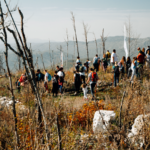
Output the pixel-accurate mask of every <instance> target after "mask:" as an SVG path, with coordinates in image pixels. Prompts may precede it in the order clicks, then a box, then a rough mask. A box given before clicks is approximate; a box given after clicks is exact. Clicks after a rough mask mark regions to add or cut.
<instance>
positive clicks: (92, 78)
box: [16, 46, 150, 99]
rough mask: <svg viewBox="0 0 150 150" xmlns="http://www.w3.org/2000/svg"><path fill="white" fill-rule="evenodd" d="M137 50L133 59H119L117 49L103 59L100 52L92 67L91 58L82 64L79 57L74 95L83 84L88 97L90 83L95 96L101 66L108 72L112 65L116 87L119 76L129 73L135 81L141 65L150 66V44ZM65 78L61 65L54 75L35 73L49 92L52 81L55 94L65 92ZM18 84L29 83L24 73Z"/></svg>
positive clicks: (45, 72) (38, 81) (37, 79)
mask: <svg viewBox="0 0 150 150" xmlns="http://www.w3.org/2000/svg"><path fill="white" fill-rule="evenodd" d="M137 50H138V55H137V57H133V60H132V61H131V58H130V57H128V58H127V60H126V57H125V56H123V57H122V59H121V60H120V61H118V58H119V57H118V56H117V54H116V50H115V49H114V50H113V52H112V53H110V52H109V50H107V52H106V54H104V55H103V58H102V59H100V57H98V54H96V55H95V57H94V58H93V67H92V68H90V64H91V62H90V61H89V59H87V61H86V62H85V63H84V64H83V65H82V62H81V61H80V57H77V60H76V63H75V71H74V76H73V82H74V85H75V93H74V95H77V94H78V93H79V92H80V89H81V85H82V90H83V93H84V99H88V97H87V92H88V88H87V87H88V86H87V85H88V83H90V89H91V94H92V98H94V93H95V88H96V86H97V81H98V74H97V72H98V71H99V70H100V68H101V67H102V69H103V71H104V72H106V71H107V67H108V65H110V66H112V72H113V76H114V77H113V80H114V81H113V82H114V87H116V86H117V83H119V78H121V79H123V78H124V75H125V74H127V77H128V78H129V77H130V76H131V78H130V81H133V78H134V76H135V75H136V76H137V77H138V75H139V72H138V70H139V66H141V67H143V65H144V64H146V66H147V67H148V68H150V46H148V48H147V50H146V51H145V49H144V48H143V49H142V50H141V49H140V48H138V49H137ZM89 68H90V69H89ZM86 74H87V79H86ZM64 78H65V73H64V71H63V67H59V66H57V67H56V71H55V72H54V75H53V77H52V76H51V75H50V74H49V73H48V72H47V70H45V71H44V74H43V73H41V71H40V70H39V69H38V70H37V73H36V74H35V79H36V83H37V84H38V85H39V83H40V82H44V88H45V90H46V91H47V92H48V93H49V92H50V91H49V87H48V86H49V82H50V81H52V93H53V96H54V95H56V96H57V94H58V91H60V94H63V84H64V82H65V80H64ZM16 84H17V86H18V87H19V86H25V84H27V77H26V75H25V74H22V75H21V77H20V79H18V81H17V82H16Z"/></svg>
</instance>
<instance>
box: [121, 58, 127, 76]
mask: <svg viewBox="0 0 150 150" xmlns="http://www.w3.org/2000/svg"><path fill="white" fill-rule="evenodd" d="M121 64H122V68H121V78H123V77H124V74H125V67H126V58H125V56H123V57H122V59H121Z"/></svg>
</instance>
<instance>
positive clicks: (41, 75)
mask: <svg viewBox="0 0 150 150" xmlns="http://www.w3.org/2000/svg"><path fill="white" fill-rule="evenodd" d="M35 78H36V81H37V82H40V81H44V74H43V73H41V71H40V69H37V73H36V74H35Z"/></svg>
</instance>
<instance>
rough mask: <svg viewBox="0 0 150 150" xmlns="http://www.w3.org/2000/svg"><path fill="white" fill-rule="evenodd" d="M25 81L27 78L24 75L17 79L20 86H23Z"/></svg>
mask: <svg viewBox="0 0 150 150" xmlns="http://www.w3.org/2000/svg"><path fill="white" fill-rule="evenodd" d="M26 81H27V78H26V76H25V74H22V75H21V77H20V79H19V82H20V85H21V86H25V83H26Z"/></svg>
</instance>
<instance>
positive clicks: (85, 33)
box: [83, 22, 89, 59]
mask: <svg viewBox="0 0 150 150" xmlns="http://www.w3.org/2000/svg"><path fill="white" fill-rule="evenodd" d="M83 29H84V37H85V44H86V51H87V59H89V50H88V41H87V35H88V32H89V29H88V25H86V24H85V23H84V22H83Z"/></svg>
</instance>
